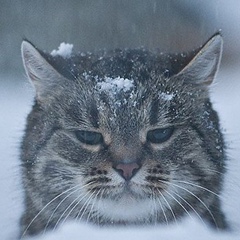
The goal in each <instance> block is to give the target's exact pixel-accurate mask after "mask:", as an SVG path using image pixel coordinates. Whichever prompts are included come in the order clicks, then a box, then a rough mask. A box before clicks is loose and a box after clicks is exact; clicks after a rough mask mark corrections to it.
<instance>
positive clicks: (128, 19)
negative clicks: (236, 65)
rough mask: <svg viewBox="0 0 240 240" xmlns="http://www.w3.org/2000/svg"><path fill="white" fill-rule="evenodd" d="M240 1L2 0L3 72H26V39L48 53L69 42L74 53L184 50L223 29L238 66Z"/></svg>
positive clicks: (226, 55) (230, 54)
mask: <svg viewBox="0 0 240 240" xmlns="http://www.w3.org/2000/svg"><path fill="white" fill-rule="evenodd" d="M226 2H227V4H226ZM235 2H238V1H237V0H235V1H234V0H230V1H224V0H208V1H206V0H198V1H192V0H147V1H146V0H78V1H77V0H68V1H64V0H58V1H56V0H55V1H51V0H41V1H31V0H23V1H19V0H15V1H14V0H9V1H4V0H0V73H2V74H9V73H10V74H18V73H19V72H23V68H22V64H21V56H20V45H21V41H22V39H23V38H27V39H29V40H30V41H32V42H33V43H34V44H36V45H37V46H38V47H39V48H41V49H44V50H47V51H51V50H52V49H56V48H57V47H58V46H59V44H60V43H61V42H63V41H65V42H69V43H73V44H74V51H94V50H96V49H99V48H107V49H112V48H122V47H128V48H134V47H140V46H145V47H146V48H151V49H153V48H160V49H161V50H162V51H167V52H169V51H170V52H179V51H183V50H189V49H192V48H195V47H198V46H200V45H201V44H203V43H204V42H205V41H206V40H207V39H208V38H209V37H210V36H211V35H212V34H213V33H214V32H216V31H218V30H219V29H222V32H223V35H224V38H225V51H224V59H223V61H224V62H227V63H228V64H232V62H235V61H236V59H235V56H234V54H235V53H236V47H238V48H239V43H238V40H237V38H236V36H237V35H239V34H236V33H239V28H238V23H237V21H236V19H235V18H234V12H233V11H234V10H236V9H235V7H234V3H235ZM237 6H238V5H237ZM225 59H227V61H225ZM229 61H230V62H229Z"/></svg>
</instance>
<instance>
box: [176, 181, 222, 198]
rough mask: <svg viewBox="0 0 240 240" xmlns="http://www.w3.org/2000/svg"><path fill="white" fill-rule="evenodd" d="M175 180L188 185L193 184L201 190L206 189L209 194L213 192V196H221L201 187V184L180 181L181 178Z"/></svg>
mask: <svg viewBox="0 0 240 240" xmlns="http://www.w3.org/2000/svg"><path fill="white" fill-rule="evenodd" d="M177 181H178V182H179V183H184V184H188V185H191V186H194V187H197V188H200V189H203V190H205V191H207V192H209V193H211V194H213V195H215V196H217V197H221V196H220V195H219V194H217V193H215V192H213V191H211V190H210V189H208V188H205V187H203V186H201V185H198V184H195V183H192V182H186V181H181V180H177Z"/></svg>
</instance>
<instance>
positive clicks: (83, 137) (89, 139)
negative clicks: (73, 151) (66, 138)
mask: <svg viewBox="0 0 240 240" xmlns="http://www.w3.org/2000/svg"><path fill="white" fill-rule="evenodd" d="M75 135H76V137H77V139H78V140H79V141H80V142H82V143H85V144H88V145H98V144H102V143H103V136H102V134H101V133H98V132H91V131H83V130H78V131H76V132H75Z"/></svg>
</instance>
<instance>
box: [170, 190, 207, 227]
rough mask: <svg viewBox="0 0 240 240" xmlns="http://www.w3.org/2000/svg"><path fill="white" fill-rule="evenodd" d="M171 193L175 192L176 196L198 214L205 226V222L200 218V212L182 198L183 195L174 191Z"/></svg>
mask: <svg viewBox="0 0 240 240" xmlns="http://www.w3.org/2000/svg"><path fill="white" fill-rule="evenodd" d="M172 193H173V194H175V195H176V196H177V197H179V198H180V199H181V200H182V201H184V202H185V203H186V204H187V205H188V206H189V207H190V208H191V209H192V210H193V211H194V213H195V214H196V215H197V216H198V218H199V219H200V220H201V222H202V223H203V224H204V225H205V226H206V223H205V221H204V220H203V219H202V217H201V216H200V214H199V213H198V212H197V210H196V209H195V208H194V207H193V206H192V205H191V204H190V203H189V202H188V201H187V200H186V199H184V198H183V197H181V196H180V195H179V194H178V193H176V192H174V191H173V192H172Z"/></svg>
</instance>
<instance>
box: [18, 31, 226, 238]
mask: <svg viewBox="0 0 240 240" xmlns="http://www.w3.org/2000/svg"><path fill="white" fill-rule="evenodd" d="M222 45H223V40H222V37H221V35H220V34H219V33H216V34H215V35H213V36H212V37H211V38H210V39H209V40H208V41H207V42H206V43H205V44H204V45H203V46H202V47H200V48H198V49H197V50H194V51H190V52H188V53H181V54H163V53H161V52H160V51H158V50H156V51H155V52H154V51H148V50H146V49H143V48H140V49H124V50H121V49H116V50H112V51H99V52H96V53H86V54H71V55H70V56H68V57H64V56H61V54H55V55H54V56H52V55H51V54H48V53H46V52H44V51H41V50H39V49H37V48H36V47H35V46H34V45H33V44H32V43H31V42H29V41H27V40H24V41H23V42H22V48H21V50H22V58H23V63H24V67H25V70H26V73H27V76H28V78H29V80H30V81H31V83H32V85H33V86H34V88H35V92H36V94H35V102H34V106H33V108H32V111H31V113H30V114H29V116H28V118H27V126H26V131H25V136H24V138H23V141H22V145H21V161H22V182H23V187H24V191H25V211H24V214H23V216H22V218H21V229H22V236H27V235H35V234H39V233H44V232H45V231H47V230H49V229H52V230H54V229H56V228H57V227H58V226H60V225H62V224H63V223H64V222H66V221H67V220H69V219H70V220H75V221H83V222H89V223H93V224H96V225H100V226H102V225H103V226H126V225H128V226H129V225H142V224H144V225H148V224H149V225H153V224H158V223H159V224H160V223H161V224H169V223H174V222H178V221H180V220H181V219H182V218H183V217H184V216H188V217H191V216H195V217H197V218H198V219H199V220H200V221H202V223H203V224H205V225H210V226H212V227H213V228H215V229H227V228H228V224H227V221H226V219H225V216H224V213H223V211H222V209H221V201H220V193H221V190H222V183H223V178H224V173H225V161H226V153H225V152H226V151H225V143H224V139H223V135H222V133H221V130H220V126H219V118H218V115H217V113H216V111H215V110H214V109H213V108H212V104H211V101H210V97H209V88H210V85H211V84H212V82H213V80H214V78H215V75H216V73H217V70H218V68H219V64H220V60H221V55H222Z"/></svg>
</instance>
